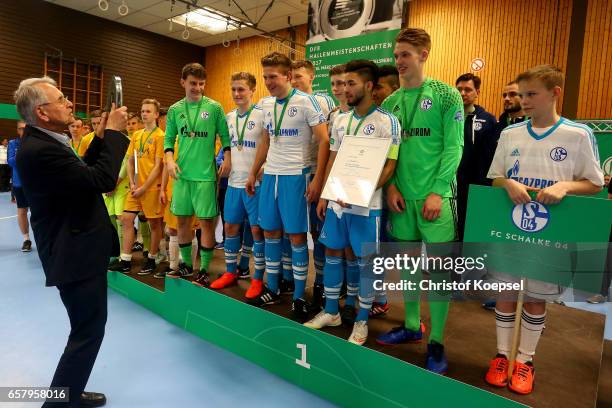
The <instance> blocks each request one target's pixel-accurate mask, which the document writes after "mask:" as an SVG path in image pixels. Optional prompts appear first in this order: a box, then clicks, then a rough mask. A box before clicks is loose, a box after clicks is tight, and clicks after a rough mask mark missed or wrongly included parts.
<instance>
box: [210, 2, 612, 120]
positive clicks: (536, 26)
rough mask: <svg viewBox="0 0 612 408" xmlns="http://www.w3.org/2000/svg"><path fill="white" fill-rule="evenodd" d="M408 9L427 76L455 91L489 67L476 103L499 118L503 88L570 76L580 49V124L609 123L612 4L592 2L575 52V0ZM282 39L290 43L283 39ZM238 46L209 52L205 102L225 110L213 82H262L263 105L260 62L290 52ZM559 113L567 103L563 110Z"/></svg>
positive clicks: (262, 44)
mask: <svg viewBox="0 0 612 408" xmlns="http://www.w3.org/2000/svg"><path fill="white" fill-rule="evenodd" d="M576 1H577V0H576ZM408 4H409V7H410V8H409V13H408V21H407V23H405V24H404V26H411V27H421V28H424V29H426V30H427V31H428V32H429V33H430V34H431V36H432V41H433V49H432V53H431V55H430V59H429V61H428V63H427V66H426V72H427V74H428V75H430V76H432V77H436V78H439V79H441V80H443V81H446V82H448V83H450V84H454V82H455V79H456V78H457V77H458V76H459V75H460V74H462V73H465V72H473V71H471V61H472V59H474V58H482V59H484V61H485V67H484V69H483V70H481V71H480V72H478V73H477V75H479V76H480V77H481V78H482V80H483V84H482V89H481V97H480V100H479V103H480V104H481V105H483V106H484V107H485V108H486V109H487V110H489V111H490V112H492V113H493V114H495V115H496V116H498V115H499V114H500V113H501V112H502V109H503V101H502V98H501V92H502V88H503V86H504V85H505V84H506V83H507V82H509V81H510V80H512V79H514V78H515V77H516V75H517V74H518V73H520V72H521V71H524V70H525V69H528V68H529V67H532V66H534V65H537V64H544V63H551V64H555V65H557V66H559V67H560V68H561V69H563V70H564V71H567V69H568V64H567V62H568V61H567V60H568V51H569V50H570V49H572V48H574V47H583V55H582V65H581V70H580V75H581V76H580V78H581V79H580V84H579V92H580V93H579V100H578V111H577V114H576V115H575V117H576V118H580V119H595V118H604V119H605V118H612V88H610V87H609V86H608V83H607V82H608V81H609V78H612V30H610V29H609V27H610V26H611V25H612V2H609V1H607V0H589V2H588V6H587V18H586V27H585V36H584V44H583V43H582V42H580V43H579V44H577V45H575V44H570V27H571V24H572V9H573V6H574V3H573V0H531V1H529V2H525V1H522V0H499V1H495V2H493V1H483V0H481V1H472V0H412V1H410V2H409V3H408ZM306 30H307V29H306V26H300V27H298V35H297V37H298V41H297V42H298V43H301V44H304V42H305V37H306ZM279 34H280V35H282V36H283V37H287V34H286V32H284V31H281V32H279ZM301 38H304V40H301ZM235 45H236V44H235V42H232V44H231V45H230V47H228V48H225V47H223V46H222V45H217V46H212V47H208V48H207V49H206V61H207V64H206V68H207V70H208V73H209V81H208V85H207V94H208V95H209V96H211V97H212V98H214V99H217V100H219V101H220V102H221V103H222V104H223V106H224V107H225V109H226V110H229V109H231V108H232V107H233V106H232V105H233V104H232V101H231V97H230V92H229V81H228V80H224V81H221V82H220V81H215V80H214V79H215V78H229V75H231V73H232V72H235V71H238V70H247V71H250V72H252V73H253V74H255V76H256V78H257V80H258V81H259V82H260V83H259V84H258V87H257V93H256V98H255V99H256V100H258V99H259V98H261V97H262V96H264V95H265V88H264V86H263V83H262V82H261V81H262V77H261V75H262V71H261V67H260V65H259V59H260V58H261V56H263V55H264V54H266V53H267V52H270V51H272V50H280V51H281V52H284V53H288V52H289V50H288V49H287V48H284V47H282V46H279V45H278V44H276V43H273V44H271V43H270V42H269V41H268V40H265V39H263V38H259V37H254V38H249V39H246V40H242V41H241V44H240V48H241V50H242V51H241V54H239V55H235V54H234V48H235ZM297 48H298V50H299V52H298V56H301V55H303V49H302V48H301V47H297ZM300 54H301V55H300ZM569 85H572V84H568V86H569ZM573 85H574V86H578V85H577V84H573ZM562 106H563V99H561V101H560V102H559V110H561V107H562ZM571 116H574V115H571Z"/></svg>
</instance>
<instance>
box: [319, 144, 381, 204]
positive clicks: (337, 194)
mask: <svg viewBox="0 0 612 408" xmlns="http://www.w3.org/2000/svg"><path fill="white" fill-rule="evenodd" d="M390 147H391V138H381V137H361V136H348V135H345V136H344V137H343V138H342V144H341V145H340V149H338V154H337V155H336V160H334V164H333V166H332V168H331V171H330V172H329V177H328V178H327V182H326V183H325V187H324V188H323V193H321V198H324V199H326V200H330V201H338V200H342V201H343V202H345V203H347V204H352V205H357V206H360V207H369V206H370V201H371V200H372V196H373V195H374V192H375V191H376V185H377V184H378V179H379V178H380V173H381V172H382V169H383V167H384V166H385V161H386V160H387V155H388V153H389V148H390Z"/></svg>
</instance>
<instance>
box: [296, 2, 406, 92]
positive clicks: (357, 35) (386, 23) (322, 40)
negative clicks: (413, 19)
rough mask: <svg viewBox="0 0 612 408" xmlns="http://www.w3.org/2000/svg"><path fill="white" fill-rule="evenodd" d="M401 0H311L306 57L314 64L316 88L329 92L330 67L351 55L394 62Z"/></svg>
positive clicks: (383, 62)
mask: <svg viewBox="0 0 612 408" xmlns="http://www.w3.org/2000/svg"><path fill="white" fill-rule="evenodd" d="M402 4H403V1H402V0H310V7H309V13H308V41H307V42H306V44H307V45H306V58H307V59H308V60H310V61H312V63H313V65H314V67H315V80H314V82H313V85H312V87H313V91H314V92H317V93H330V91H329V69H330V68H331V67H333V66H334V65H338V64H343V63H345V62H348V61H350V60H352V59H361V58H363V59H369V60H373V61H374V62H375V63H377V64H379V65H386V64H393V63H394V60H393V40H394V39H395V36H396V35H397V33H398V32H399V29H400V28H401V26H402Z"/></svg>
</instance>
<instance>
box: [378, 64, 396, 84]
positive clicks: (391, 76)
mask: <svg viewBox="0 0 612 408" xmlns="http://www.w3.org/2000/svg"><path fill="white" fill-rule="evenodd" d="M378 78H379V79H380V78H388V80H387V81H388V82H389V85H390V86H391V88H393V89H397V88H399V87H400V82H399V73H398V72H397V68H396V67H395V66H393V65H383V66H382V67H378Z"/></svg>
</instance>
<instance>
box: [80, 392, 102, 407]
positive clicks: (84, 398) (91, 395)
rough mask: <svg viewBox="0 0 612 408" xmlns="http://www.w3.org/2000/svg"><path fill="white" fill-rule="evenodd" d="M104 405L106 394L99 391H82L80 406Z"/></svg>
mask: <svg viewBox="0 0 612 408" xmlns="http://www.w3.org/2000/svg"><path fill="white" fill-rule="evenodd" d="M104 405H106V396H105V395H104V394H102V393H99V392H87V391H85V392H83V393H82V394H81V406H82V407H103V406H104Z"/></svg>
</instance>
